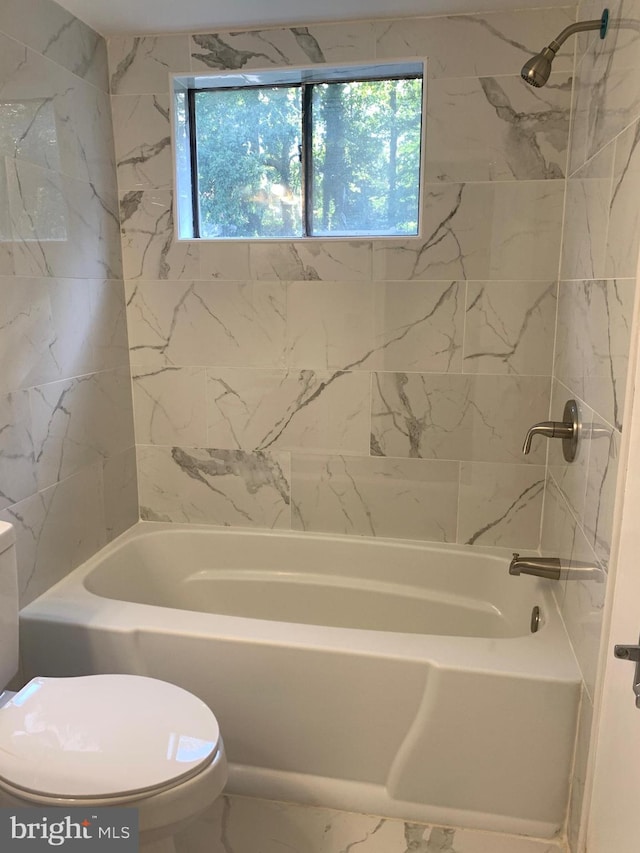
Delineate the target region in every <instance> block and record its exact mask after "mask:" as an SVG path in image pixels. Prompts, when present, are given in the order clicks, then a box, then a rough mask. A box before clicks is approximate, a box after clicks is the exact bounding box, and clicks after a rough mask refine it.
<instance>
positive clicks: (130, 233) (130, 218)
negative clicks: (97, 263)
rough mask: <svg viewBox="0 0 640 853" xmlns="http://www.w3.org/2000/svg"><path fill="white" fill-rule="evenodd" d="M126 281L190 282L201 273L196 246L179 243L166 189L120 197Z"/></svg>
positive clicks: (171, 205)
mask: <svg viewBox="0 0 640 853" xmlns="http://www.w3.org/2000/svg"><path fill="white" fill-rule="evenodd" d="M120 225H121V231H122V263H123V267H124V277H125V279H151V280H156V279H173V280H179V279H189V278H197V277H198V275H199V273H200V259H199V254H198V250H199V245H198V244H197V243H190V242H186V241H179V240H178V239H177V235H176V233H175V228H174V216H173V194H172V192H171V191H169V190H147V191H144V192H143V191H142V190H130V191H129V192H127V193H125V194H124V195H123V196H122V197H121V198H120Z"/></svg>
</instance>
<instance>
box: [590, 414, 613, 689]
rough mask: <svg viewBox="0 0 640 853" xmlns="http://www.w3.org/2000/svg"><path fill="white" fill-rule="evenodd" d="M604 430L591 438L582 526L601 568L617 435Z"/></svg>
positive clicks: (607, 542) (608, 535) (605, 560)
mask: <svg viewBox="0 0 640 853" xmlns="http://www.w3.org/2000/svg"><path fill="white" fill-rule="evenodd" d="M606 433H607V430H606V428H605V429H602V430H601V431H600V433H599V436H598V438H594V439H593V440H592V441H591V447H590V449H589V470H588V473H587V491H586V497H585V510H584V530H585V533H586V535H587V538H588V541H589V545H590V546H591V548H593V550H594V551H595V554H596V556H597V557H598V559H599V560H600V562H601V563H602V565H603V566H605V568H606V567H607V566H608V564H609V555H610V552H611V542H612V537H613V509H614V503H615V497H616V494H615V493H616V483H617V475H618V464H619V463H618V459H619V455H620V439H621V436H620V433H619V432H617V431H616V430H611V431H610V433H609V436H607V434H606ZM603 594H604V593H603ZM591 695H592V696H593V693H592V694H591Z"/></svg>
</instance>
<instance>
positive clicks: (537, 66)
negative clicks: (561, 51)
mask: <svg viewBox="0 0 640 853" xmlns="http://www.w3.org/2000/svg"><path fill="white" fill-rule="evenodd" d="M555 55H556V52H555V50H552V49H551V47H545V48H544V49H543V50H541V51H540V53H536V55H535V56H532V57H531V59H529V60H527V62H525V64H524V65H523V66H522V71H521V72H520V74H521V76H522V79H523V80H526V82H527V83H528V84H529V85H530V86H535V87H536V89H538V88H540V86H544V84H545V83H546V82H547V80H548V79H549V75H550V74H551V63H552V62H553V58H554V57H555Z"/></svg>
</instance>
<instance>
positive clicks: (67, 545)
mask: <svg viewBox="0 0 640 853" xmlns="http://www.w3.org/2000/svg"><path fill="white" fill-rule="evenodd" d="M0 518H1V519H2V520H3V521H8V522H9V523H11V524H13V525H14V527H15V531H16V552H17V556H18V586H19V592H20V606H21V607H24V606H25V605H26V604H28V603H29V602H30V601H33V599H34V598H36V597H37V596H38V595H40V594H41V593H42V592H44V591H45V590H46V589H48V588H49V587H50V586H53V584H54V583H57V582H58V581H59V580H61V579H62V578H63V577H64V576H65V575H67V574H68V573H69V572H70V571H71V570H72V569H74V568H75V567H76V566H79V565H80V563H82V562H84V561H85V560H87V559H88V558H89V557H90V556H92V555H93V554H95V552H96V551H98V550H99V549H100V548H102V547H103V546H104V545H105V544H106V533H105V524H104V504H103V494H102V464H101V463H98V464H96V465H91V466H89V467H87V468H83V469H82V470H81V471H79V472H78V473H77V474H74V476H72V477H68V478H67V479H66V480H63V481H62V482H60V483H56V484H55V485H53V486H51V487H50V488H48V489H45V490H44V491H42V492H38V493H37V494H35V495H33V496H32V497H29V498H27V499H26V500H24V501H21V502H20V503H18V504H14V505H13V506H11V507H9V508H8V509H5V510H2V512H0Z"/></svg>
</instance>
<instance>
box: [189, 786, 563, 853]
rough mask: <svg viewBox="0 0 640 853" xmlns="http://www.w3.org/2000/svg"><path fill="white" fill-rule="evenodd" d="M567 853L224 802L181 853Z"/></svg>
mask: <svg viewBox="0 0 640 853" xmlns="http://www.w3.org/2000/svg"><path fill="white" fill-rule="evenodd" d="M354 847H356V848H357V849H358V850H361V851H362V853H566V848H565V847H564V845H563V844H562V843H561V842H559V841H549V840H547V841H542V840H537V839H534V838H524V837H523V836H515V835H502V834H496V833H493V832H477V831H474V830H469V829H454V828H452V827H446V826H428V825H426V824H420V823H406V822H403V821H400V820H390V819H388V818H380V817H374V816H372V815H360V814H353V813H350V812H341V811H336V810H335V809H326V808H317V807H313V806H299V805H292V804H290V803H278V802H273V801H270V800H257V799H250V798H247V797H234V796H224V797H220V799H219V800H217V802H216V803H215V804H214V806H213V807H212V808H211V809H209V810H208V811H207V812H205V813H204V814H203V815H202V816H201V817H200V818H199V819H198V820H197V821H196V822H195V823H193V824H192V825H191V826H189V827H188V828H187V829H186V830H184V831H182V832H181V833H179V834H178V836H177V838H176V849H177V851H178V853H229V851H230V850H233V851H234V853H253V852H254V851H255V850H261V851H262V853H279V851H281V850H283V849H286V850H292V851H300V853H302V851H304V853H344V851H347V850H351V849H352V848H354Z"/></svg>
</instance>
